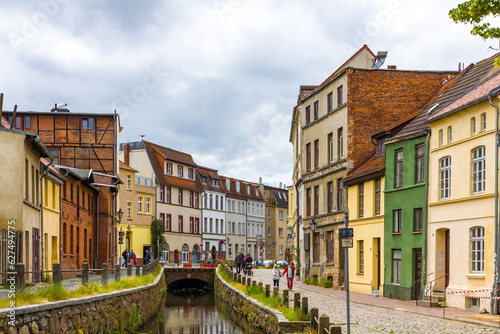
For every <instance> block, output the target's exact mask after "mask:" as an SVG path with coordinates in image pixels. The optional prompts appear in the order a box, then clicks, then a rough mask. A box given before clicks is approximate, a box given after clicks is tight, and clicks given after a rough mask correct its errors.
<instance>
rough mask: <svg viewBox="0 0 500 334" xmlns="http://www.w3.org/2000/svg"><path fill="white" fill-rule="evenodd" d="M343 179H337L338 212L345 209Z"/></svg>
mask: <svg viewBox="0 0 500 334" xmlns="http://www.w3.org/2000/svg"><path fill="white" fill-rule="evenodd" d="M342 188H343V184H342V179H337V210H339V211H340V210H343V209H344V193H343V191H342Z"/></svg>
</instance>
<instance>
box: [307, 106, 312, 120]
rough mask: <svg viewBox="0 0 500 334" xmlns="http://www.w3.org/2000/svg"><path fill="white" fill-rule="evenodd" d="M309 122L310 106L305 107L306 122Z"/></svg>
mask: <svg viewBox="0 0 500 334" xmlns="http://www.w3.org/2000/svg"><path fill="white" fill-rule="evenodd" d="M309 123H311V106H307V107H306V124H309Z"/></svg>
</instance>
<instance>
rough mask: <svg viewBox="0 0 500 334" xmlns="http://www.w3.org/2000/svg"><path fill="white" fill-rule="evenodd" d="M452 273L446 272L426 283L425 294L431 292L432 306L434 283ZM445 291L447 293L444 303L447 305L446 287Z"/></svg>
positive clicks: (430, 301) (430, 305)
mask: <svg viewBox="0 0 500 334" xmlns="http://www.w3.org/2000/svg"><path fill="white" fill-rule="evenodd" d="M448 275H450V273H446V274H444V275H441V276H439V277H438V278H435V279H433V280H432V281H430V282H428V283H427V284H426V285H425V294H426V295H427V293H429V307H432V291H433V289H432V283H434V282H436V281H438V280H440V279H441V278H443V277H446V276H448ZM444 291H445V294H444V305H445V306H446V287H445V288H444Z"/></svg>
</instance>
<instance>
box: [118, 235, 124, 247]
mask: <svg viewBox="0 0 500 334" xmlns="http://www.w3.org/2000/svg"><path fill="white" fill-rule="evenodd" d="M118 244H119V245H123V237H119V238H118Z"/></svg>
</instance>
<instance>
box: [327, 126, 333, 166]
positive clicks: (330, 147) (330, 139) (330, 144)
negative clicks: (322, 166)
mask: <svg viewBox="0 0 500 334" xmlns="http://www.w3.org/2000/svg"><path fill="white" fill-rule="evenodd" d="M328 161H329V162H333V132H331V133H329V134H328Z"/></svg>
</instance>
